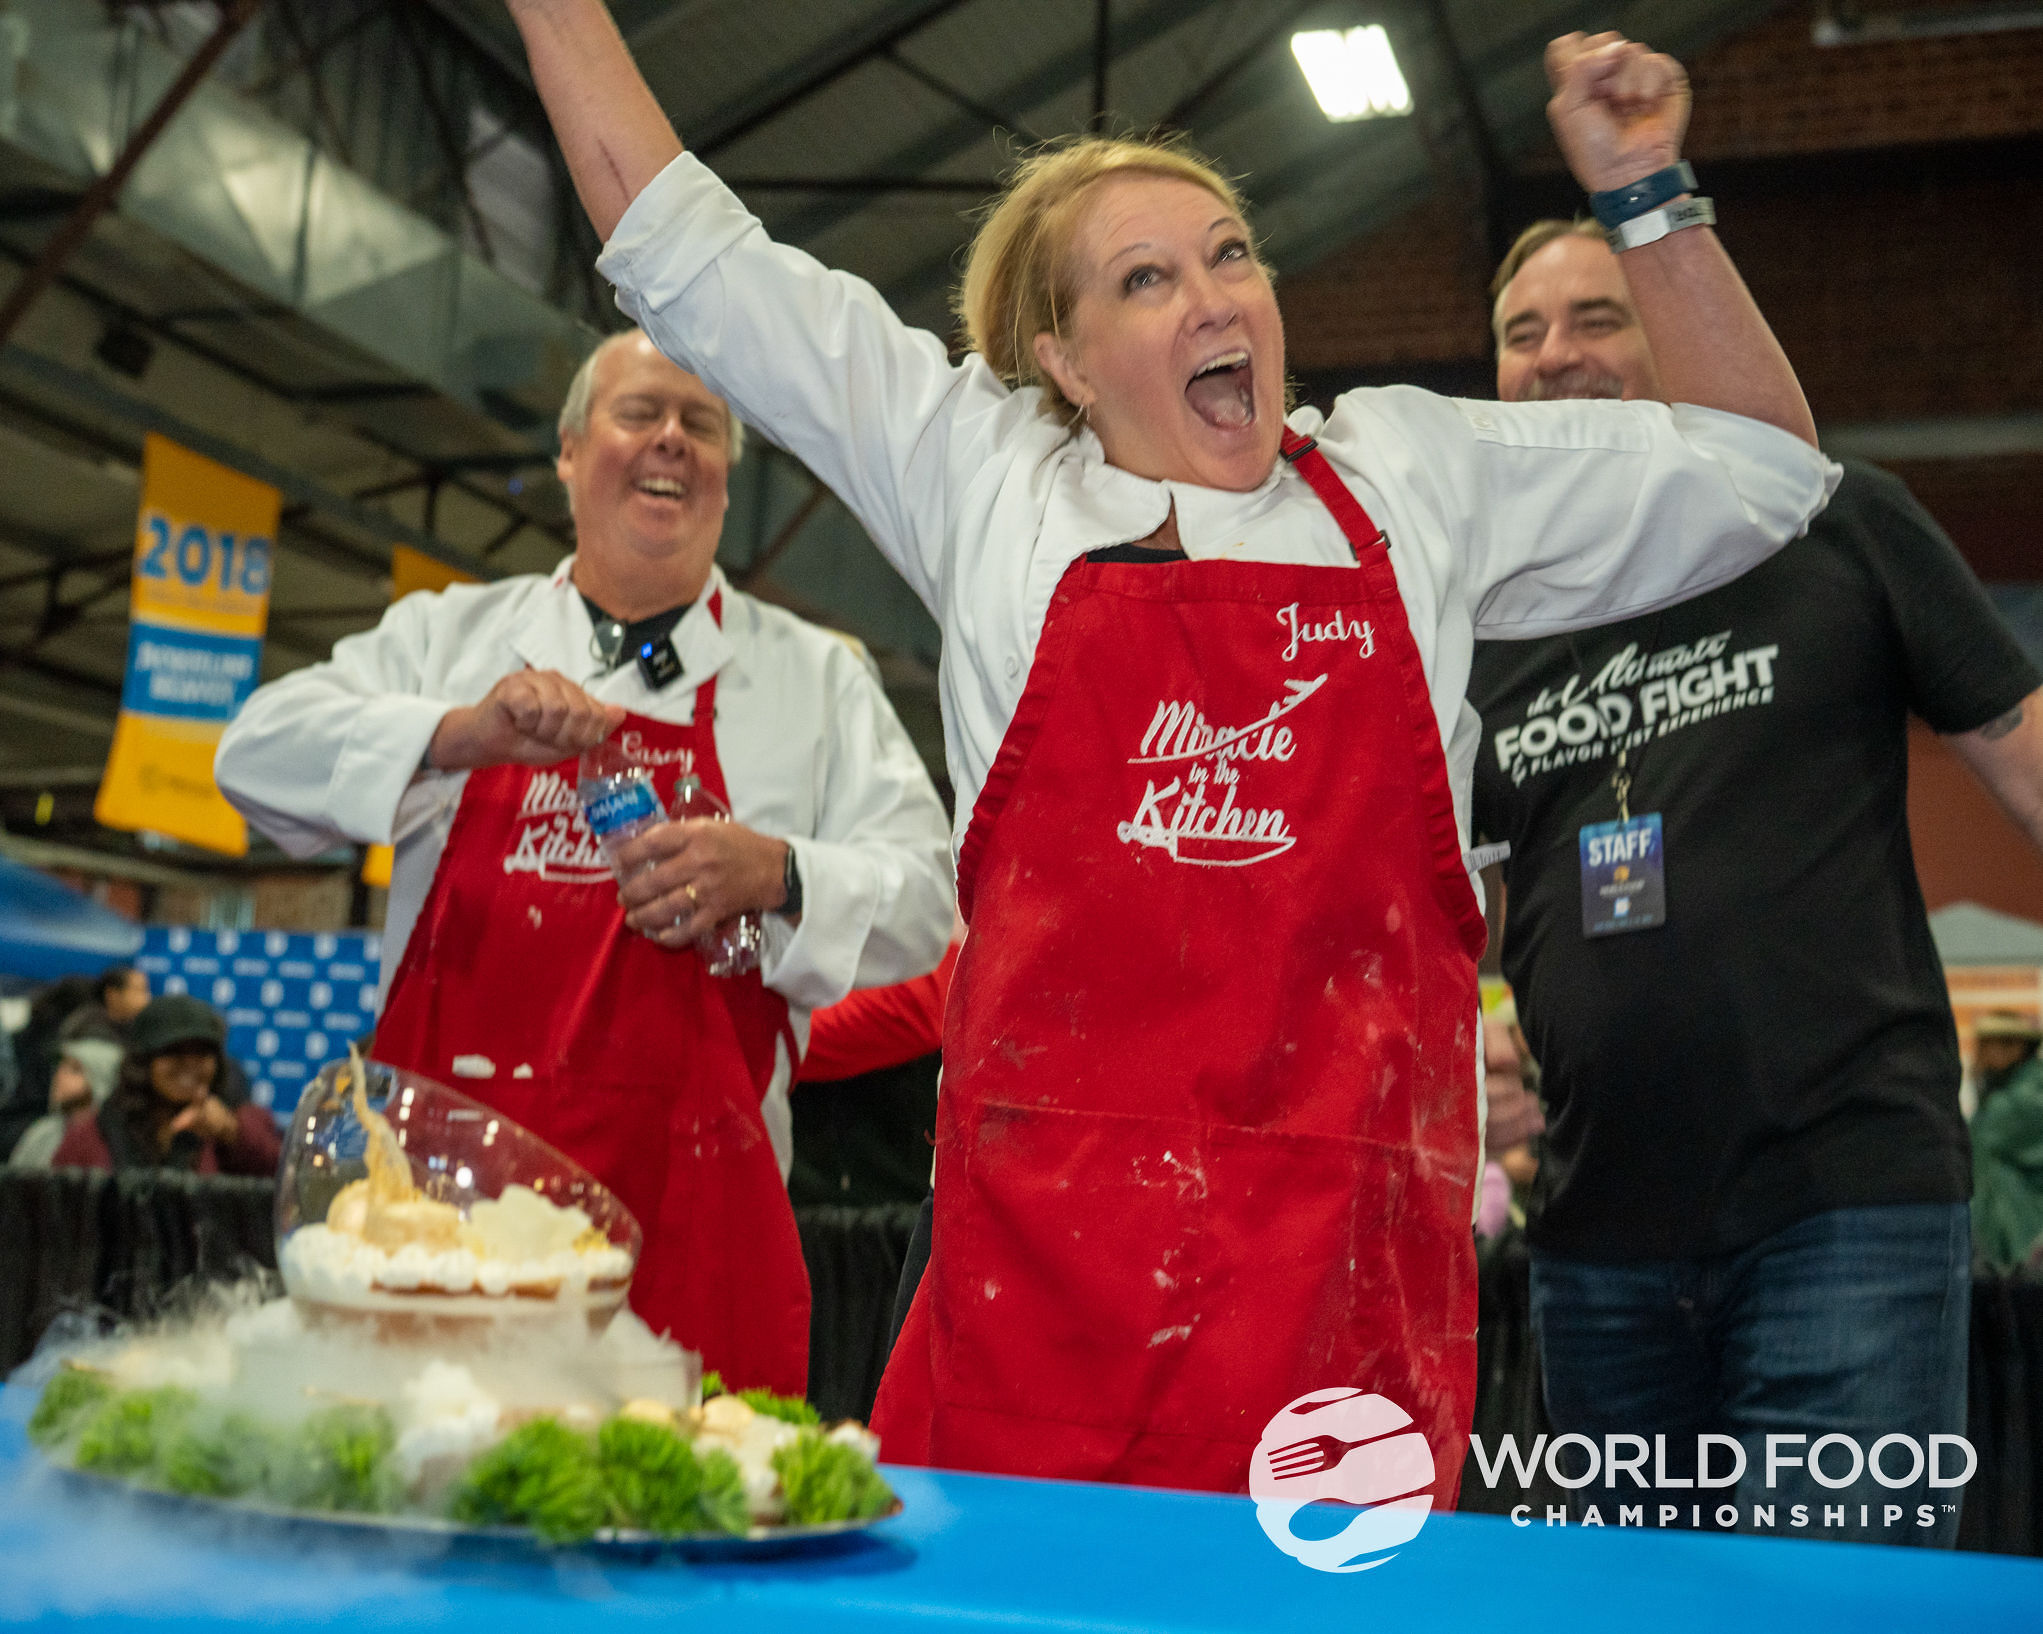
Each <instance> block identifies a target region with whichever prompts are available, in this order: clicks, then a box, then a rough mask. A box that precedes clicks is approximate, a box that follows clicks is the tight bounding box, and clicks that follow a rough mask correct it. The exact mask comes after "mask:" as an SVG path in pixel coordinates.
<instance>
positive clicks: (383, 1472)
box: [271, 1402, 404, 1514]
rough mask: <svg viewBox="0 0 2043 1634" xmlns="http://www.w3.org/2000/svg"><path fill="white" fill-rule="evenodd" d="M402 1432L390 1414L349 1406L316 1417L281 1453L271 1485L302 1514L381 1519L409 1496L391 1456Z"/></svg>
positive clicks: (285, 1444)
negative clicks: (329, 1512) (339, 1512)
mask: <svg viewBox="0 0 2043 1634" xmlns="http://www.w3.org/2000/svg"><path fill="white" fill-rule="evenodd" d="M396 1445H397V1430H396V1427H395V1426H394V1425H393V1424H392V1423H391V1422H390V1415H389V1413H387V1412H385V1411H384V1410H383V1409H382V1408H381V1407H377V1406H372V1405H369V1404H366V1403H355V1402H346V1403H343V1404H342V1405H340V1406H338V1407H328V1408H325V1409H324V1410H322V1411H320V1412H317V1413H314V1414H313V1415H312V1416H311V1417H310V1418H308V1419H306V1420H305V1422H304V1423H303V1424H301V1425H299V1426H298V1428H297V1430H296V1431H295V1432H294V1433H293V1434H292V1435H291V1436H290V1437H289V1438H288V1439H287V1440H286V1441H285V1442H284V1444H283V1445H282V1446H281V1447H280V1448H279V1449H278V1452H277V1456H276V1459H275V1463H276V1466H277V1467H276V1469H275V1472H274V1474H273V1477H272V1482H271V1485H272V1487H273V1489H274V1490H275V1491H276V1493H277V1495H278V1497H280V1498H282V1499H283V1500H284V1502H286V1503H288V1504H290V1505H292V1506H293V1507H295V1508H298V1509H343V1510H356V1511H367V1512H369V1513H371V1514H380V1513H383V1512H385V1511H388V1510H392V1509H395V1508H397V1507H398V1505H399V1503H400V1502H401V1501H402V1499H403V1496H404V1491H403V1482H402V1480H401V1479H400V1478H399V1476H398V1473H397V1469H396V1466H395V1464H394V1463H393V1462H392V1460H391V1456H390V1454H391V1451H392V1449H394V1448H395V1447H396Z"/></svg>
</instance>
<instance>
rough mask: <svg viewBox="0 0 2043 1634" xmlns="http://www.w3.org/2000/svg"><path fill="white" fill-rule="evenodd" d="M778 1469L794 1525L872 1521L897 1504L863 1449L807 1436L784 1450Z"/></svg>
mask: <svg viewBox="0 0 2043 1634" xmlns="http://www.w3.org/2000/svg"><path fill="white" fill-rule="evenodd" d="M773 1469H774V1473H775V1474H777V1475H778V1476H779V1477H780V1490H781V1491H782V1493H784V1494H785V1495H786V1499H787V1519H788V1524H789V1525H791V1526H815V1525H820V1524H821V1523H822V1522H824V1521H850V1520H868V1519H870V1518H871V1517H872V1516H874V1515H878V1514H881V1513H883V1512H884V1511H885V1510H886V1509H887V1508H888V1507H889V1506H890V1505H891V1504H892V1503H893V1501H894V1489H893V1488H892V1487H890V1486H888V1485H887V1483H886V1480H885V1479H884V1478H883V1477H882V1476H881V1474H880V1472H879V1471H878V1470H876V1469H874V1468H873V1464H872V1460H871V1459H869V1458H868V1457H866V1455H865V1453H864V1451H863V1450H862V1449H861V1448H858V1447H851V1446H846V1445H845V1444H844V1443H843V1442H841V1441H826V1440H824V1439H823V1437H821V1436H820V1435H805V1436H803V1437H802V1438H801V1439H800V1440H799V1441H790V1442H789V1443H788V1444H787V1445H786V1446H784V1447H782V1448H780V1449H779V1450H778V1451H777V1452H775V1453H774V1455H773Z"/></svg>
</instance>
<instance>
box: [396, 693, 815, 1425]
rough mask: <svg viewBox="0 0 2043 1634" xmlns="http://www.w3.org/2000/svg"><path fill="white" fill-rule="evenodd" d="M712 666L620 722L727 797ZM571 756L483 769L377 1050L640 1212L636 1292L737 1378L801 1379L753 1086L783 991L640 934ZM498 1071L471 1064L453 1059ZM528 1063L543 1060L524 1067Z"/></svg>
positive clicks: (781, 1222) (796, 1268) (776, 1172)
mask: <svg viewBox="0 0 2043 1634" xmlns="http://www.w3.org/2000/svg"><path fill="white" fill-rule="evenodd" d="M715 719H716V679H715V677H714V676H712V677H711V678H710V679H709V680H708V681H706V682H704V683H703V684H702V686H701V687H700V688H699V689H697V691H696V694H695V720H694V723H693V724H692V725H689V726H677V725H675V724H673V723H671V722H668V721H655V720H648V719H646V718H644V717H643V716H639V715H630V716H627V717H626V719H625V722H624V725H623V726H622V727H621V728H620V729H619V730H620V732H621V733H622V734H623V735H624V736H625V739H626V741H627V743H630V742H631V741H632V734H636V735H637V737H636V745H635V747H636V751H637V753H638V755H639V757H640V758H643V759H646V760H649V761H651V762H652V763H653V764H655V765H656V766H657V767H658V768H659V770H658V772H657V774H656V776H657V778H658V782H659V785H660V791H661V794H662V796H663V797H665V796H668V795H670V794H671V792H672V785H673V782H674V780H675V779H676V778H677V777H679V776H680V775H682V774H683V773H686V772H688V771H690V770H693V771H694V772H695V773H696V775H697V776H699V777H700V778H701V779H702V781H703V783H704V785H705V786H706V787H707V788H708V789H709V791H710V793H712V794H714V795H715V796H716V797H717V798H718V799H719V800H722V801H723V802H724V804H725V806H726V807H728V806H729V805H730V799H729V795H728V792H727V790H726V788H725V786H724V776H723V768H722V766H721V765H720V764H719V763H718V761H717V754H716V734H715V731H714V729H713V723H714V722H715ZM575 780H576V762H575V761H573V760H564V761H562V762H561V763H560V764H559V765H557V766H548V767H543V768H533V767H528V766H492V767H488V768H486V769H484V770H481V771H476V772H472V773H470V774H469V778H468V786H467V788H466V789H465V790H464V791H463V793H462V796H461V806H460V809H459V810H458V811H456V813H455V815H454V825H453V829H452V832H450V833H449V835H448V837H447V849H446V851H445V853H444V854H442V856H441V858H440V866H439V869H438V871H437V872H436V873H435V874H434V876H433V886H432V890H431V892H430V893H429V894H428V895H427V897H426V902H425V906H424V907H423V908H422V909H421V910H420V912H419V917H418V923H417V924H416V925H415V926H414V927H413V929H412V933H411V941H410V942H409V944H407V946H406V947H405V950H404V962H403V963H402V965H401V966H400V967H399V969H398V973H397V979H396V981H395V982H394V983H393V984H392V986H391V990H390V1001H389V1003H388V1005H387V1006H386V1007H385V1009H384V1012H383V1018H382V1020H381V1021H380V1022H379V1023H378V1025H377V1028H376V1055H377V1058H378V1059H379V1060H383V1061H387V1062H389V1063H391V1064H392V1065H393V1066H403V1067H410V1068H412V1069H413V1070H415V1071H418V1072H422V1073H425V1074H426V1075H428V1076H429V1077H433V1078H437V1079H440V1080H441V1081H443V1082H445V1083H449V1084H452V1085H453V1086H454V1087H456V1088H458V1089H460V1090H462V1091H464V1092H465V1093H467V1094H470V1095H473V1096H474V1097H475V1098H476V1099H477V1100H480V1101H484V1102H486V1103H488V1104H489V1105H490V1106H493V1107H495V1108H496V1109H497V1110H498V1111H500V1112H504V1113H507V1114H508V1115H509V1116H511V1117H513V1118H515V1119H517V1120H518V1122H520V1123H522V1124H524V1125H525V1127H526V1128H528V1129H530V1130H532V1131H533V1133H535V1134H537V1135H538V1136H539V1137H540V1138H541V1139H543V1140H546V1141H548V1142H550V1143H551V1144H553V1145H554V1146H557V1147H559V1148H560V1150H561V1151H563V1152H565V1153H567V1155H568V1156H570V1157H572V1158H573V1159H574V1160H575V1161H576V1162H578V1163H580V1164H581V1165H582V1166H583V1167H585V1168H587V1169H588V1170H589V1171H590V1172H591V1173H592V1174H594V1175H595V1176H596V1177H597V1179H599V1180H601V1181H602V1182H603V1183H604V1184H605V1185H606V1186H608V1187H610V1189H611V1190H612V1191H614V1192H616V1193H617V1195H618V1196H619V1197H620V1198H622V1199H623V1201H624V1203H625V1206H626V1207H628V1208H629V1209H630V1210H631V1211H632V1213H633V1214H634V1215H636V1216H637V1217H638V1222H639V1225H640V1227H641V1228H642V1229H643V1231H644V1232H645V1249H644V1254H643V1256H642V1258H641V1259H640V1261H639V1264H638V1269H637V1271H636V1273H635V1275H634V1276H633V1279H632V1286H631V1304H632V1308H633V1309H634V1310H636V1311H637V1312H638V1314H639V1315H640V1316H642V1317H644V1318H645V1320H646V1322H647V1323H648V1325H650V1326H651V1327H652V1328H653V1330H654V1331H655V1332H660V1331H666V1332H670V1333H672V1334H673V1336H674V1337H675V1338H676V1339H678V1340H680V1341H681V1342H682V1343H683V1344H685V1345H688V1346H689V1347H690V1348H691V1349H695V1350H699V1351H701V1352H702V1355H703V1362H704V1365H705V1366H706V1367H713V1368H718V1369H721V1370H722V1372H723V1374H724V1376H725V1377H726V1378H727V1379H729V1380H730V1381H731V1383H732V1385H733V1387H738V1386H746V1387H749V1386H752V1385H766V1386H768V1387H770V1388H772V1389H774V1390H778V1391H784V1392H787V1393H789V1394H793V1395H800V1394H802V1393H803V1390H804V1386H805V1384H806V1381H807V1377H808V1355H809V1278H808V1272H807V1270H806V1268H805V1267H804V1265H803V1262H802V1250H801V1240H800V1238H799V1237H798V1236H797V1235H796V1232H795V1222H794V1212H793V1210H792V1209H791V1208H790V1206H789V1204H788V1200H787V1188H786V1186H785V1185H784V1184H783V1182H782V1180H781V1177H780V1168H779V1165H778V1163H777V1162H776V1161H775V1159H774V1155H773V1147H772V1144H771V1143H770V1142H769V1140H768V1138H767V1134H766V1125H765V1122H764V1120H763V1118H762V1116H761V1113H760V1102H761V1100H762V1098H763V1097H764V1095H765V1093H766V1089H767V1085H768V1083H769V1081H770V1080H771V1078H772V1075H773V1069H774V1044H775V1040H776V1039H779V1038H782V1037H785V1038H786V1040H787V1047H788V1059H789V1061H790V1062H791V1063H792V1062H793V1061H794V1060H795V1050H794V1038H793V1034H792V1032H791V1030H790V1029H789V1027H788V1020H787V1002H786V1001H785V1000H784V999H782V998H781V997H780V996H779V995H778V994H776V993H772V992H769V991H768V990H767V989H766V987H765V985H764V984H763V983H762V982H761V981H760V979H759V975H758V973H757V972H756V971H754V972H752V973H751V974H749V975H744V976H738V977H733V978H730V979H728V980H718V979H717V978H715V977H713V976H711V975H710V974H709V973H708V972H707V971H706V970H704V969H703V967H702V960H701V959H700V958H699V957H698V956H697V955H696V953H695V950H694V949H693V948H682V949H679V950H676V951H670V950H668V949H666V948H662V947H661V946H660V945H659V944H658V943H656V942H653V941H650V940H648V939H647V938H646V937H644V936H641V935H639V934H638V933H637V932H635V931H632V930H630V929H628V928H626V926H625V924H624V913H623V909H622V908H621V907H620V906H619V905H618V900H617V886H616V882H615V880H614V879H613V878H612V876H611V873H610V866H609V864H608V863H607V862H605V861H604V859H603V855H602V853H601V852H600V851H599V850H598V849H597V847H596V844H595V841H594V839H593V838H592V837H591V836H590V834H589V831H588V829H587V828H586V827H585V826H584V824H583V822H582V817H581V808H580V804H579V802H578V801H577V799H576V794H575ZM463 1055H479V1056H484V1057H487V1058H488V1059H489V1061H490V1062H492V1063H493V1064H494V1066H495V1072H494V1074H493V1075H492V1076H489V1077H487V1078H483V1079H476V1078H469V1077H462V1076H459V1075H457V1074H456V1073H455V1071H454V1061H455V1059H456V1058H457V1057H459V1056H463ZM528 1068H529V1069H530V1070H529V1075H527V1073H526V1069H528Z"/></svg>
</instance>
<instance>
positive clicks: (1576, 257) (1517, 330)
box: [1495, 233, 1660, 403]
mask: <svg viewBox="0 0 2043 1634" xmlns="http://www.w3.org/2000/svg"><path fill="white" fill-rule="evenodd" d="M1495 322H1496V329H1497V395H1498V396H1499V397H1501V398H1502V399H1503V400H1504V401H1505V402H1507V403H1538V402H1548V401H1553V400H1556V399H1560V398H1581V397H1625V398H1644V399H1649V400H1650V399H1657V398H1658V397H1659V396H1660V375H1659V371H1658V370H1657V369H1655V368H1654V366H1653V354H1652V352H1651V351H1650V350H1649V349H1648V348H1647V346H1646V335H1645V331H1644V330H1643V329H1641V328H1640V327H1639V319H1638V314H1637V313H1636V312H1634V311H1633V310H1632V298H1631V291H1630V290H1629V289H1627V288H1626V287H1625V281H1624V269H1623V268H1622V267H1620V266H1619V265H1618V260H1617V257H1616V256H1615V255H1613V254H1611V252H1610V247H1609V246H1608V245H1607V244H1605V243H1603V242H1602V240H1600V239H1595V238H1589V237H1586V236H1584V235H1582V234H1580V233H1567V234H1564V235H1563V236H1561V237H1559V238H1556V239H1555V240H1554V241H1553V242H1552V243H1551V244H1548V245H1545V246H1544V247H1543V248H1541V249H1540V250H1539V252H1538V253H1537V254H1535V255H1531V256H1528V257H1527V258H1526V262H1525V265H1524V266H1522V267H1520V268H1519V269H1518V274H1517V276H1516V277H1514V278H1513V279H1512V280H1511V282H1510V283H1508V284H1506V285H1505V286H1504V292H1503V294H1501V295H1499V296H1498V297H1497V307H1496V312H1495Z"/></svg>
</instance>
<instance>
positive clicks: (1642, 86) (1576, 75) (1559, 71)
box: [1546, 34, 1691, 193]
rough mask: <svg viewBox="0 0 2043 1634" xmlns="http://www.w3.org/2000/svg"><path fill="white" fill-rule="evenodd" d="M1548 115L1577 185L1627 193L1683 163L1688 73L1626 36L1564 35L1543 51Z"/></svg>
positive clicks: (1592, 190)
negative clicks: (1549, 89)
mask: <svg viewBox="0 0 2043 1634" xmlns="http://www.w3.org/2000/svg"><path fill="white" fill-rule="evenodd" d="M1546 77H1547V82H1548V83H1549V84H1550V85H1552V86H1553V88H1554V94H1553V99H1552V100H1551V101H1550V102H1548V103H1547V105H1546V116H1547V120H1548V121H1549V123H1551V124H1552V126H1553V128H1554V137H1555V139H1556V140H1557V141H1559V143H1560V144H1561V153H1562V155H1563V156H1564V157H1565V158H1566V159H1567V161H1568V168H1569V170H1571V171H1573V172H1574V175H1575V180H1576V181H1578V182H1580V183H1581V184H1582V186H1583V187H1584V188H1586V189H1587V190H1588V191H1589V192H1591V193H1607V192H1609V191H1610V190H1611V189H1612V188H1617V187H1628V186H1630V185H1631V184H1632V183H1633V182H1635V181H1638V180H1640V179H1641V178H1643V177H1646V176H1650V175H1652V174H1653V172H1654V171H1656V170H1665V169H1666V168H1667V167H1668V166H1669V165H1671V164H1673V163H1675V162H1676V161H1677V160H1679V159H1680V157H1681V138H1682V135H1683V133H1684V132H1686V131H1687V129H1688V110H1689V104H1690V100H1691V99H1690V97H1689V91H1688V75H1687V74H1686V73H1684V72H1683V71H1682V67H1681V64H1680V63H1678V62H1676V61H1675V60H1674V59H1673V58H1672V57H1669V56H1665V55H1663V54H1661V53H1660V52H1657V51H1649V50H1647V49H1646V48H1645V47H1644V46H1642V45H1640V44H1639V43H1638V42H1637V41H1635V40H1627V39H1626V38H1625V37H1624V36H1623V35H1622V34H1563V35H1562V36H1561V37H1560V38H1559V39H1557V40H1555V41H1553V42H1552V43H1551V44H1549V45H1548V46H1547V48H1546Z"/></svg>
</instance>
